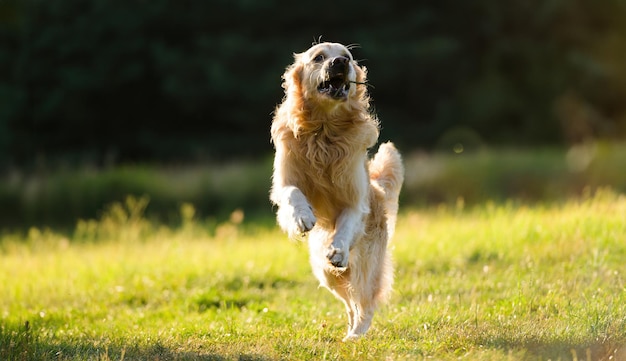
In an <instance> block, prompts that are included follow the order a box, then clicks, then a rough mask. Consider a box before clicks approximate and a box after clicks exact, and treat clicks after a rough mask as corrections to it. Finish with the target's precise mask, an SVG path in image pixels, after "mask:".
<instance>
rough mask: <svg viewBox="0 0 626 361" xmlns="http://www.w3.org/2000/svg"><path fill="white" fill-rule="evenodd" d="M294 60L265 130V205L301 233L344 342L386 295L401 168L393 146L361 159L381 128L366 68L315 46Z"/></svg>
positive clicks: (341, 52)
mask: <svg viewBox="0 0 626 361" xmlns="http://www.w3.org/2000/svg"><path fill="white" fill-rule="evenodd" d="M294 57H295V62H294V63H293V64H292V65H290V66H289V67H287V69H286V71H285V73H284V75H283V84H282V85H283V88H284V89H285V97H284V99H283V102H282V104H280V105H279V106H278V107H277V109H276V111H275V113H274V119H273V121H272V128H271V135H272V142H273V143H274V147H275V151H276V153H275V158H274V173H273V176H272V189H271V192H270V199H271V201H272V202H273V203H274V204H275V205H276V206H277V207H278V208H277V217H276V218H277V221H278V224H279V225H280V227H281V228H282V229H283V231H285V232H286V233H287V234H288V235H289V236H290V237H292V238H296V237H298V236H300V235H304V234H306V233H307V232H308V242H309V251H310V262H311V266H312V268H313V273H314V274H315V276H316V277H317V278H318V279H319V281H320V284H321V285H322V286H324V287H326V288H328V289H329V290H330V292H332V293H333V294H334V295H335V296H336V297H337V298H339V299H340V300H341V301H343V303H344V304H345V307H346V310H347V312H348V333H347V335H346V337H345V338H344V341H346V340H351V339H355V338H358V337H359V336H361V335H363V334H364V333H365V332H366V331H367V330H368V328H369V327H370V324H371V322H372V317H373V316H374V311H375V309H376V307H377V305H378V304H379V303H380V302H381V301H384V300H385V299H386V298H388V296H389V293H390V291H391V286H392V283H393V266H392V262H391V258H390V255H389V251H388V250H387V243H388V242H389V239H390V237H391V235H392V234H393V231H394V227H395V222H396V214H397V212H398V195H399V193H400V188H401V186H402V182H403V179H404V168H403V166H402V159H401V157H400V154H399V152H398V151H397V150H396V148H395V147H394V145H393V144H392V143H385V144H382V145H381V146H380V148H379V150H378V153H377V154H376V155H375V156H374V157H373V158H372V159H371V160H370V159H369V157H368V149H369V148H371V147H372V146H374V145H375V144H376V142H377V139H378V133H379V124H378V120H377V119H376V117H375V115H374V114H372V112H371V110H370V104H369V96H368V94H367V87H366V69H365V67H362V66H360V65H358V64H357V62H356V61H355V60H354V59H353V58H352V54H351V53H350V50H349V49H348V48H347V47H345V46H343V45H341V44H337V43H320V44H315V45H313V46H312V47H311V48H310V49H309V50H307V51H305V52H303V53H299V54H294Z"/></svg>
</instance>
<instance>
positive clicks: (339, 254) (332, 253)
mask: <svg viewBox="0 0 626 361" xmlns="http://www.w3.org/2000/svg"><path fill="white" fill-rule="evenodd" d="M326 258H328V261H329V262H330V264H331V265H332V266H333V267H335V268H339V269H345V268H346V267H348V251H344V250H343V249H341V248H337V247H335V246H334V245H332V244H331V245H330V247H329V248H328V252H327V253H326Z"/></svg>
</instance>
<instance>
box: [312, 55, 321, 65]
mask: <svg viewBox="0 0 626 361" xmlns="http://www.w3.org/2000/svg"><path fill="white" fill-rule="evenodd" d="M313 61H314V62H316V63H321V62H323V61H324V54H317V56H316V57H315V58H313Z"/></svg>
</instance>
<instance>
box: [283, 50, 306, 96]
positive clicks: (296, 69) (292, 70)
mask: <svg viewBox="0 0 626 361" xmlns="http://www.w3.org/2000/svg"><path fill="white" fill-rule="evenodd" d="M294 59H295V61H294V63H293V64H291V65H290V66H288V67H287V69H286V70H285V73H284V74H283V84H282V86H283V88H284V89H285V95H287V96H290V95H292V94H293V95H301V94H302V81H301V80H302V62H301V61H300V54H294Z"/></svg>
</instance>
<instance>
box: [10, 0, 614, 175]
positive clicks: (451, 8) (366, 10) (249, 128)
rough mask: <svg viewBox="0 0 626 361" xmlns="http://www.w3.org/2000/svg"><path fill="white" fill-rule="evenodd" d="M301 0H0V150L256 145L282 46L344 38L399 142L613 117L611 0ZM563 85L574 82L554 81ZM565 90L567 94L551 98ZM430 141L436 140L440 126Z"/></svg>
mask: <svg viewBox="0 0 626 361" xmlns="http://www.w3.org/2000/svg"><path fill="white" fill-rule="evenodd" d="M316 7H317V8H318V9H322V10H321V14H320V11H319V10H316V11H312V10H311V8H310V5H309V4H303V3H296V2H289V1H286V0H270V1H260V0H234V1H211V2H208V1H197V0H196V1H194V0H183V1H169V0H154V1H150V2H147V1H145V0H56V1H38V0H4V1H2V2H0V39H1V42H0V162H3V163H5V164H6V163H18V164H25V163H26V164H27V163H29V162H32V161H33V160H34V159H37V158H38V157H39V158H41V156H42V155H43V156H45V157H47V158H55V157H61V158H63V159H65V160H66V161H73V162H82V161H90V162H106V161H114V162H115V161H119V162H126V161H175V160H187V159H202V158H223V157H229V156H258V155H259V154H268V153H270V152H271V145H270V143H269V135H268V129H269V124H270V121H271V112H272V111H273V109H274V107H275V105H276V104H277V103H278V102H280V99H281V97H282V90H281V88H280V75H281V73H282V71H283V69H284V68H285V66H287V65H288V64H289V63H290V62H291V61H292V58H291V54H292V53H293V52H299V51H304V50H306V48H307V47H308V46H309V45H310V42H311V41H313V40H314V39H317V38H318V37H319V36H322V40H328V41H340V42H344V43H358V44H360V45H361V48H357V49H355V50H354V53H355V56H356V58H357V59H360V62H361V64H364V65H365V66H367V67H368V68H369V69H370V82H371V84H372V85H373V86H374V88H372V89H371V92H372V95H373V99H374V105H375V108H376V110H377V112H378V113H379V116H380V118H381V120H382V122H383V133H382V138H383V140H384V139H388V138H391V139H394V141H396V142H398V143H399V145H400V146H401V147H402V148H404V149H410V148H417V147H419V148H429V147H434V146H437V145H439V144H443V143H446V144H448V143H450V142H452V143H454V142H455V137H460V138H458V141H461V142H462V141H464V139H466V138H463V137H468V136H469V138H467V139H470V138H471V139H470V140H471V141H472V142H474V143H478V142H484V143H487V144H504V143H506V144H522V145H532V144H549V143H558V142H562V141H564V140H565V138H566V137H565V136H564V134H569V133H568V130H567V128H568V127H569V124H570V123H571V119H572V118H573V116H572V115H571V114H570V113H568V112H567V111H563V109H574V108H575V107H571V106H570V107H565V108H564V107H563V104H566V103H563V102H562V100H563V99H569V100H568V101H571V100H572V99H574V100H576V99H578V100H576V101H578V102H579V103H580V104H583V105H584V107H587V108H589V109H590V110H591V111H592V113H593V114H597V117H596V119H597V122H599V124H597V125H594V127H596V128H597V129H598V130H597V131H596V130H594V132H593V136H595V137H598V136H604V135H606V134H611V135H615V134H618V135H621V136H623V135H624V134H625V133H626V129H625V128H626V125H625V124H626V109H625V106H624V105H623V104H624V103H623V101H622V99H623V98H624V96H625V95H626V71H625V70H624V69H625V68H624V67H623V65H622V64H624V56H625V55H626V48H625V45H623V41H621V40H622V39H623V38H624V35H626V26H625V25H624V24H625V23H626V22H625V21H624V20H625V19H626V11H625V5H624V3H623V1H621V0H606V1H603V2H602V3H601V4H600V3H597V2H593V1H591V0H541V1H540V0H515V1H508V2H501V1H497V0H477V1H472V2H458V1H453V0H442V1H438V2H431V1H418V2H399V3H390V2H374V1H367V2H363V1H355V0H346V1H344V2H339V3H337V2H333V3H330V2H328V3H324V2H322V3H318V4H316ZM568 94H570V95H571V94H574V96H570V97H568ZM564 97H565V98H564ZM443 140H445V141H443Z"/></svg>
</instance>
